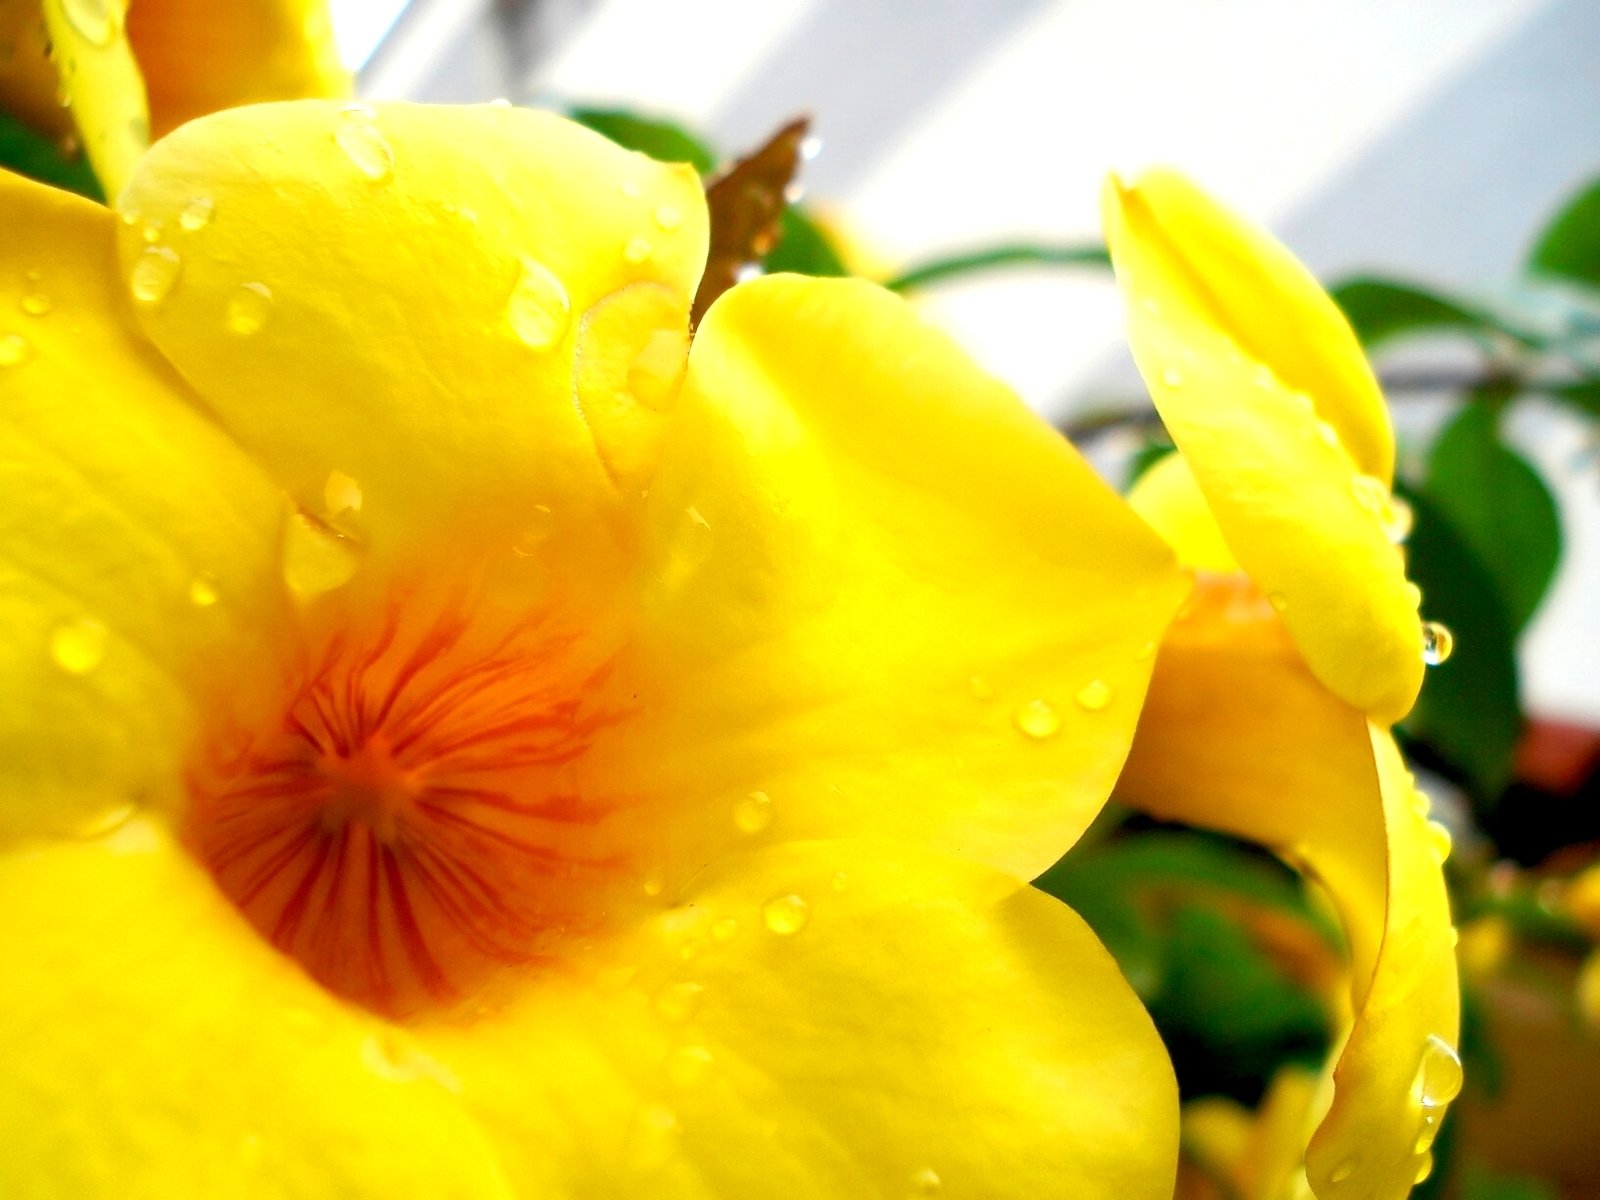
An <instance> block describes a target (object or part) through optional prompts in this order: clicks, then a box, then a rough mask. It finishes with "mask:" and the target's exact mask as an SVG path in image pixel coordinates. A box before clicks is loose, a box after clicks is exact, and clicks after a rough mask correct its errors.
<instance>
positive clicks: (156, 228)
mask: <svg viewBox="0 0 1600 1200" xmlns="http://www.w3.org/2000/svg"><path fill="white" fill-rule="evenodd" d="M139 236H140V237H142V238H144V241H145V245H147V246H154V245H155V244H156V243H157V242H159V241H160V240H161V222H160V221H146V222H145V226H144V228H143V229H141V230H140V231H139Z"/></svg>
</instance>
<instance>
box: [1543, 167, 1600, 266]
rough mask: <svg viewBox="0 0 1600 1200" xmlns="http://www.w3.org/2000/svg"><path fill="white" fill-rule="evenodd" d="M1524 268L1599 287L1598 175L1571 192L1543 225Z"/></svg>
mask: <svg viewBox="0 0 1600 1200" xmlns="http://www.w3.org/2000/svg"><path fill="white" fill-rule="evenodd" d="M1528 270H1530V271H1532V272H1534V273H1536V274H1540V275H1550V276H1554V277H1555V278H1557V279H1563V280H1566V281H1567V282H1569V283H1576V284H1580V285H1582V286H1584V287H1591V288H1593V287H1600V179H1595V180H1591V181H1590V182H1589V183H1587V184H1585V185H1584V186H1583V187H1582V188H1580V189H1579V190H1578V192H1577V194H1576V195H1574V196H1572V197H1571V198H1570V199H1568V201H1567V202H1566V204H1564V205H1563V206H1562V207H1561V210H1560V211H1559V212H1557V213H1556V215H1555V217H1554V219H1552V220H1551V222H1550V223H1549V224H1548V225H1546V226H1545V227H1544V230H1543V232H1541V233H1540V234H1539V237H1538V240H1537V241H1536V242H1535V243H1534V246H1533V251H1532V253H1530V254H1529V255H1528Z"/></svg>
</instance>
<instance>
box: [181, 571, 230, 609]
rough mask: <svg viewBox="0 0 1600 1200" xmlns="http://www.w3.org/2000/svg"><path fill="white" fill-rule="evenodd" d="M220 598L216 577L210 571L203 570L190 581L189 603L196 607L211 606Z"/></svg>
mask: <svg viewBox="0 0 1600 1200" xmlns="http://www.w3.org/2000/svg"><path fill="white" fill-rule="evenodd" d="M220 599H222V593H221V592H219V591H218V590H217V580H216V577H215V576H213V575H211V574H210V573H209V572H206V571H202V572H200V574H198V575H196V576H195V577H194V578H193V579H192V580H190V581H189V603H190V604H192V605H194V606H195V607H196V608H210V607H211V606H212V605H214V604H215V603H216V602H217V601H218V600H220Z"/></svg>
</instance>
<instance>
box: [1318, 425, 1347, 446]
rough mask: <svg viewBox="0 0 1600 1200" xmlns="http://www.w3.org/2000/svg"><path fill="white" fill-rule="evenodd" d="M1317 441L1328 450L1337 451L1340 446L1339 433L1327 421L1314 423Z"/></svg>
mask: <svg viewBox="0 0 1600 1200" xmlns="http://www.w3.org/2000/svg"><path fill="white" fill-rule="evenodd" d="M1316 431H1317V440H1318V441H1320V442H1321V443H1322V444H1323V445H1324V446H1327V447H1328V448H1329V449H1332V450H1337V449H1338V448H1339V446H1340V444H1341V443H1340V441H1339V431H1338V430H1337V429H1335V428H1334V427H1333V426H1332V425H1330V424H1329V423H1328V422H1327V421H1318V422H1317V423H1316Z"/></svg>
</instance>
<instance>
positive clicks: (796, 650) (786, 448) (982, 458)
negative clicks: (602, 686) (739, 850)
mask: <svg viewBox="0 0 1600 1200" xmlns="http://www.w3.org/2000/svg"><path fill="white" fill-rule="evenodd" d="M662 461H663V467H662V469H661V471H660V473H659V475H658V476H657V478H656V479H655V481H654V482H653V484H652V485H651V489H650V496H649V500H648V506H649V508H648V513H647V524H646V538H647V543H646V546H645V549H644V554H645V556H646V571H645V573H646V582H645V592H644V596H643V599H642V602H641V603H642V614H641V619H640V630H639V633H638V636H637V639H636V643H635V645H634V648H633V651H632V656H631V658H630V659H629V660H628V661H627V662H626V663H624V664H623V665H622V666H621V667H620V668H619V674H618V678H619V680H625V681H626V683H619V686H622V687H626V689H627V690H628V691H630V692H632V693H635V694H637V696H638V698H639V705H640V709H641V716H640V720H639V722H638V723H636V724H635V725H633V726H632V727H631V728H629V729H628V730H627V731H626V733H625V735H624V736H625V737H626V738H628V739H630V740H628V741H627V742H625V743H624V744H623V747H622V748H620V749H619V750H618V751H617V752H615V753H613V754H610V755H609V756H602V757H606V758H608V759H609V761H612V762H615V763H617V764H618V767H617V770H618V772H619V774H618V777H617V779H615V780H614V781H613V782H612V785H611V786H613V787H615V788H617V789H618V790H620V791H623V792H628V793H641V792H642V793H650V792H658V793H660V794H663V795H666V796H670V797H672V798H673V803H674V804H675V805H676V808H675V817H674V822H673V825H672V828H671V829H670V830H668V831H666V832H665V833H664V839H665V841H664V843H663V845H666V844H670V841H671V839H673V838H678V839H680V840H681V841H682V842H684V843H687V844H689V845H704V843H695V842H694V840H693V839H696V838H701V837H706V838H712V839H714V838H715V837H718V836H721V837H727V836H732V835H733V834H734V833H735V827H736V825H742V824H743V822H741V821H740V820H739V814H740V811H741V806H742V805H744V804H745V802H746V799H747V798H748V797H749V796H751V795H752V794H757V793H759V794H760V795H762V796H764V797H766V798H768V799H770V802H771V819H770V821H769V822H767V823H766V826H765V827H764V828H765V830H766V834H767V835H768V836H772V837H778V838H797V837H812V836H840V835H844V834H879V835H888V836H893V837H896V838H904V839H907V840H911V841H916V842H920V843H922V844H925V845H932V846H935V847H938V848H941V849H944V850H947V851H950V852H953V853H957V854H960V855H963V856H965V857H969V858H972V859H974V860H977V861H982V862H986V863H989V864H990V865H994V866H998V867H1001V868H1003V869H1006V870H1010V871H1012V872H1014V873H1017V874H1019V875H1023V876H1025V877H1030V876H1031V875H1032V874H1036V873H1038V872H1039V871H1040V870H1043V869H1044V867H1046V866H1048V865H1049V864H1050V863H1051V862H1052V861H1054V860H1055V859H1056V858H1057V857H1058V856H1059V855H1060V853H1061V852H1062V851H1063V850H1064V849H1065V848H1066V847H1067V846H1068V845H1069V844H1070V843H1071V841H1072V840H1073V839H1074V838H1075V837H1076V836H1077V834H1078V833H1079V832H1081V830H1082V829H1083V828H1084V827H1085V826H1086V825H1087V824H1088V822H1089V821H1090V820H1091V819H1092V818H1093V816H1094V814H1095V813H1096V812H1097V811H1098V809H1099V807H1100V805H1101V804H1102V803H1103V801H1104V799H1105V797H1106V795H1107V793H1108V792H1109V790H1110V785H1111V781H1112V780H1113V779H1114V778H1115V776H1116V772H1117V770H1118V769H1119V767H1120V766H1121V763H1122V760H1123V757H1124V756H1125V754H1126V750H1127V745H1128V741H1129V739H1130V737H1131V733H1132V728H1133V723H1134V720H1135V717H1136V715H1137V712H1138V708H1139V703H1140V699H1141V697H1142V696H1143V693H1144V688H1145V684H1146V680H1147V678H1148V673H1149V670H1150V659H1151V654H1152V653H1153V650H1154V644H1155V639H1156V638H1157V637H1159V636H1160V632H1161V630H1162V628H1163V627H1164V626H1165V624H1166V622H1167V620H1168V619H1169V618H1170V616H1171V614H1172V612H1173V611H1174V609H1175V608H1176V607H1177V605H1178V603H1179V601H1180V599H1181V594H1182V591H1183V584H1182V581H1181V579H1180V577H1179V575H1178V572H1177V571H1176V570H1175V568H1174V565H1173V563H1172V560H1171V556H1170V554H1169V553H1168V552H1167V551H1166V549H1165V548H1164V547H1163V546H1162V545H1161V544H1160V542H1159V539H1157V538H1156V537H1154V536H1153V535H1152V534H1151V533H1150V531H1149V530H1148V529H1147V528H1146V527H1145V526H1144V525H1143V523H1142V522H1140V521H1139V520H1138V518H1137V517H1135V516H1134V515H1133V514H1132V513H1131V512H1129V511H1128V509H1127V507H1126V506H1125V505H1124V504H1123V503H1122V501H1121V500H1119V499H1118V498H1117V497H1116V496H1115V494H1114V493H1112V492H1111V491H1110V490H1109V489H1108V488H1106V487H1105V485H1104V484H1103V483H1101V481H1100V480H1099V479H1098V478H1096V477H1095V475H1094V474H1093V472H1092V471H1091V470H1090V469H1089V468H1088V467H1087V465H1086V464H1085V463H1084V462H1083V461H1082V460H1081V459H1080V458H1079V457H1078V456H1077V454H1076V453H1075V452H1074V451H1073V450H1072V448H1071V447H1070V446H1069V445H1068V444H1067V443H1066V442H1065V441H1063V440H1062V439H1061V438H1060V437H1059V436H1058V435H1056V434H1055V433H1054V432H1053V431H1052V430H1050V429H1049V428H1048V427H1047V426H1046V425H1045V424H1043V423H1042V422H1041V421H1039V420H1038V419H1037V418H1035V417H1034V416H1032V415H1031V414H1030V413H1028V412H1027V411H1026V410H1025V409H1024V408H1023V407H1022V405H1021V404H1020V403H1019V402H1018V401H1017V400H1016V398H1015V397H1014V396H1013V395H1011V393H1009V392H1008V391H1007V390H1006V389H1005V388H1004V387H1003V386H1001V385H1000V384H999V383H998V382H996V381H995V380H993V379H992V378H990V377H989V376H987V375H985V374H983V373H982V372H981V371H980V370H979V369H978V368H977V367H976V366H974V365H973V364H972V362H971V361H970V360H969V359H968V358H967V357H966V356H965V355H964V354H963V353H962V352H961V351H960V350H959V349H958V348H957V347H956V346H955V345H954V344H953V343H951V342H950V341H949V340H948V339H947V338H946V337H944V336H943V335H942V334H940V333H938V332H936V331H935V330H933V329H932V328H931V327H929V326H928V325H926V324H925V323H924V322H922V321H921V320H920V319H919V318H918V317H916V316H915V315H914V314H913V313H912V312H911V310H910V309H909V308H908V307H906V306H905V305H904V303H903V302H901V301H900V300H898V299H896V298H895V297H893V296H891V295H890V294H889V293H887V292H884V291H882V290H881V289H878V288H876V287H874V286H872V285H869V284H865V283H860V282H848V281H824V280H811V279H803V278H800V277H797V276H777V277H772V278H769V279H765V280H761V281H757V282H755V283H752V284H748V285H743V286H741V287H739V288H737V289H735V290H734V291H732V292H729V293H728V294H727V295H726V296H725V297H723V299H722V300H720V301H719V302H718V304H717V305H716V306H715V307H714V308H713V309H712V310H711V311H710V312H709V313H708V314H707V316H706V319H705V321H704V323H703V325H702V327H701V329H700V331H699V333H698V336H697V337H696V340H695V344H694V350H693V354H692V356H691V360H690V365H689V374H688V381H687V383H686V384H685V388H684V397H683V400H682V402H681V406H680V410H679V416H678V421H677V422H676V424H675V425H674V426H673V428H672V431H671V435H670V441H669V443H668V444H667V446H666V449H665V451H664V453H663V459H662ZM630 771H631V772H636V774H632V775H630V774H629V772H630ZM691 805H692V806H693V807H692V808H691ZM691 812H692V813H695V814H697V815H700V816H701V817H703V819H704V820H706V821H709V822H711V823H712V826H713V827H714V829H713V831H712V832H709V833H708V832H705V831H704V830H703V829H702V828H699V827H696V826H694V825H693V824H692V823H691V821H690V819H689V814H690V813H691ZM683 857H684V858H685V860H686V861H687V862H689V863H691V864H694V863H698V862H701V861H704V854H703V853H702V852H701V851H700V850H698V849H696V850H694V851H693V852H686V853H685V854H684V855H683Z"/></svg>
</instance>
